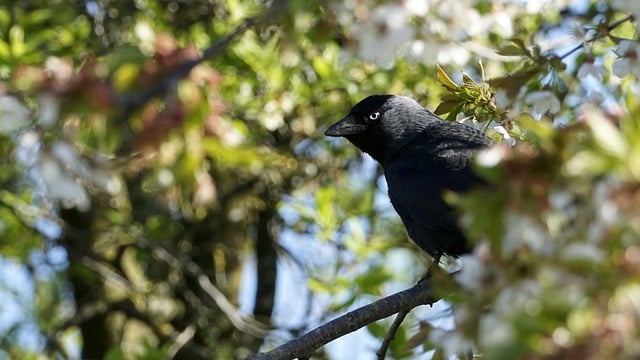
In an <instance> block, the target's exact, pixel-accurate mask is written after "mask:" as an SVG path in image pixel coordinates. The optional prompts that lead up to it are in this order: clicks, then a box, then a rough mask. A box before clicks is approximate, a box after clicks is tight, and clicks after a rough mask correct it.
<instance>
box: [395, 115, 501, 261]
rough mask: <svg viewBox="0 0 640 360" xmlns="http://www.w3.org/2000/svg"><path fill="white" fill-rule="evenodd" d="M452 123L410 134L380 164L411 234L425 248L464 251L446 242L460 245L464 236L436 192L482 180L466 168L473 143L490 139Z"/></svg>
mask: <svg viewBox="0 0 640 360" xmlns="http://www.w3.org/2000/svg"><path fill="white" fill-rule="evenodd" d="M445 125H452V124H445ZM457 125H460V126H462V127H458V126H457ZM457 125H454V126H453V127H450V126H447V128H443V129H440V128H436V129H434V128H431V129H429V134H425V136H419V137H417V138H416V139H414V141H412V142H410V143H409V144H408V145H407V146H405V147H403V148H402V149H401V150H399V151H398V152H397V153H396V154H394V156H393V157H392V158H391V159H389V161H387V163H386V164H385V177H386V179H387V183H388V186H389V197H390V199H391V202H392V204H393V206H394V208H395V209H396V211H397V212H398V214H399V215H400V217H401V218H402V221H403V223H404V224H405V227H406V228H407V231H408V232H409V235H410V236H411V238H412V239H413V240H414V241H415V242H416V243H417V244H418V245H419V246H420V247H422V248H423V249H425V250H426V251H427V252H429V253H433V252H432V251H431V250H432V249H445V253H455V252H463V251H464V249H463V248H456V249H449V248H448V247H449V246H454V244H455V246H456V247H464V246H465V243H466V241H465V240H464V236H463V235H462V233H461V232H460V230H459V229H458V226H457V223H456V220H455V217H454V214H453V211H452V209H451V207H450V206H449V205H448V204H447V203H446V202H445V201H444V200H443V199H442V194H443V192H445V191H447V190H453V191H457V192H463V191H466V190H468V189H469V188H471V187H473V186H475V185H478V184H480V183H481V182H482V181H481V180H480V179H479V178H478V177H477V176H476V175H475V174H474V173H473V172H472V170H471V167H470V164H469V158H470V156H471V154H472V152H473V150H474V149H479V148H482V147H485V146H487V145H488V144H490V142H491V141H490V140H489V139H488V138H486V137H485V136H484V135H483V134H482V133H481V132H479V131H478V132H476V131H475V129H471V128H469V127H467V126H465V125H461V124H457ZM441 130H442V131H441ZM445 130H446V131H445ZM450 244H451V245H450ZM430 249H431V250H430Z"/></svg>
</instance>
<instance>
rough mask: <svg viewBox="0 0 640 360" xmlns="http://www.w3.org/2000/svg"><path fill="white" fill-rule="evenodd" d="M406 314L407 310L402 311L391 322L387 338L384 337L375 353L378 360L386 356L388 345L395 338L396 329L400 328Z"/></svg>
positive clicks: (382, 359)
mask: <svg viewBox="0 0 640 360" xmlns="http://www.w3.org/2000/svg"><path fill="white" fill-rule="evenodd" d="M408 313H409V310H402V311H400V312H399V313H398V315H396V318H395V320H393V324H391V327H390V328H389V331H387V336H385V337H384V340H383V341H382V345H380V348H379V349H378V351H376V355H378V360H384V359H385V357H386V356H387V351H388V350H389V345H391V342H392V341H393V339H395V338H396V333H397V332H398V329H399V328H400V325H401V324H402V321H404V318H405V317H406V316H407V314H408Z"/></svg>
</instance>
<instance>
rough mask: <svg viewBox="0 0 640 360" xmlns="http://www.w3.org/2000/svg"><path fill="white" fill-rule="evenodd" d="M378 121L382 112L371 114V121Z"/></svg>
mask: <svg viewBox="0 0 640 360" xmlns="http://www.w3.org/2000/svg"><path fill="white" fill-rule="evenodd" d="M378 119H380V111H376V112H373V113H371V114H369V120H371V121H377V120H378Z"/></svg>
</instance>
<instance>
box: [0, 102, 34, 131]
mask: <svg viewBox="0 0 640 360" xmlns="http://www.w3.org/2000/svg"><path fill="white" fill-rule="evenodd" d="M29 117H30V113H29V110H28V109H27V108H26V107H25V106H24V105H22V103H21V102H20V101H19V100H18V99H16V98H14V97H13V96H6V95H0V133H3V134H9V133H11V132H13V131H15V130H18V129H20V128H23V127H25V126H27V125H28V124H29Z"/></svg>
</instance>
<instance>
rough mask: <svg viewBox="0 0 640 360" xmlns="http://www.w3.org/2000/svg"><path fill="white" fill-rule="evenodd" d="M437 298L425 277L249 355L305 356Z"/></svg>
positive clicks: (259, 359)
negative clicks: (413, 284) (409, 286)
mask: <svg viewBox="0 0 640 360" xmlns="http://www.w3.org/2000/svg"><path fill="white" fill-rule="evenodd" d="M436 301H437V299H436V298H434V297H433V295H432V294H431V286H430V283H429V279H428V278H425V279H423V280H421V281H420V282H419V283H418V284H417V285H415V286H413V287H412V288H409V289H407V290H404V291H401V292H398V293H395V294H393V295H389V296H387V297H385V298H382V299H380V300H377V301H375V302H373V303H371V304H368V305H365V306H363V307H360V308H358V309H356V310H354V311H351V312H348V313H346V314H344V315H342V316H340V317H338V318H337V319H334V320H332V321H330V322H328V323H326V324H324V325H322V326H320V327H318V328H316V329H314V330H311V331H309V332H308V333H306V334H304V335H302V336H300V337H297V338H295V339H293V340H291V341H289V342H287V343H285V344H282V345H280V346H278V347H277V348H275V349H273V350H271V351H268V352H265V353H259V354H255V355H253V356H252V357H250V359H251V360H277V359H294V358H308V357H310V356H311V354H312V353H313V352H314V351H315V350H316V349H318V348H319V347H321V346H323V345H325V344H327V343H328V342H330V341H333V340H335V339H337V338H339V337H341V336H344V335H346V334H348V333H351V332H353V331H356V330H358V329H360V328H362V327H364V326H366V325H368V324H371V323H372V322H374V321H378V320H380V319H383V318H386V317H388V316H391V315H393V314H395V313H398V312H402V311H409V310H411V309H413V308H415V307H417V306H419V305H425V304H429V305H431V304H433V303H434V302H436Z"/></svg>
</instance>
